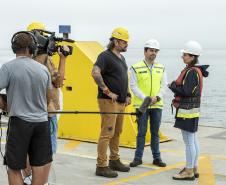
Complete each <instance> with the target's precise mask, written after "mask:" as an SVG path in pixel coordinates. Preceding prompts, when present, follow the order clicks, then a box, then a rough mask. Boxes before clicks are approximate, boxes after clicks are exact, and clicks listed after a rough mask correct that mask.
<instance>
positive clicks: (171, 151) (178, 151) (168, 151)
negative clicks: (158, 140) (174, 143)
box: [161, 149, 184, 155]
mask: <svg viewBox="0 0 226 185" xmlns="http://www.w3.org/2000/svg"><path fill="white" fill-rule="evenodd" d="M161 152H163V153H175V154H179V155H184V151H182V150H166V149H163V150H161Z"/></svg>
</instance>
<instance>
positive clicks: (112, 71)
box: [94, 50, 128, 103]
mask: <svg viewBox="0 0 226 185" xmlns="http://www.w3.org/2000/svg"><path fill="white" fill-rule="evenodd" d="M94 65H96V66H98V67H99V68H100V69H101V75H102V77H103V80H104V83H105V84H106V86H107V87H108V88H109V90H110V91H111V92H113V93H115V94H117V95H118V99H117V102H119V103H125V100H126V96H127V90H128V74H127V70H128V67H127V65H126V61H125V58H124V57H123V56H122V59H120V58H119V57H118V56H117V55H115V54H114V53H113V52H112V51H110V50H106V51H104V52H102V53H101V54H100V55H99V56H98V58H97V61H96V63H95V64H94ZM98 98H104V99H110V97H109V96H107V95H106V94H104V93H103V91H102V90H101V89H100V88H99V87H98Z"/></svg>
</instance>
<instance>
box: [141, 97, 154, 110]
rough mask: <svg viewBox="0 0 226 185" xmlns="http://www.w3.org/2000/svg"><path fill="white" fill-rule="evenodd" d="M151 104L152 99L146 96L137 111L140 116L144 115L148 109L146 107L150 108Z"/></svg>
mask: <svg viewBox="0 0 226 185" xmlns="http://www.w3.org/2000/svg"><path fill="white" fill-rule="evenodd" d="M151 102H152V99H151V97H150V96H147V97H145V98H144V101H143V103H142V104H141V106H140V107H139V109H138V111H139V112H140V113H142V114H144V113H145V112H146V110H147V109H148V107H149V106H150V104H151Z"/></svg>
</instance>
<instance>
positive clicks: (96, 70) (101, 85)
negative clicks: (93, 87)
mask: <svg viewBox="0 0 226 185" xmlns="http://www.w3.org/2000/svg"><path fill="white" fill-rule="evenodd" d="M92 77H93V79H94V80H95V82H96V84H97V85H98V87H99V88H100V89H102V90H103V93H104V94H106V95H107V96H109V97H110V98H111V99H112V101H113V102H115V101H116V100H117V98H118V95H116V94H114V93H113V92H111V91H110V90H109V89H108V87H107V86H106V84H105V83H104V80H103V77H102V75H101V69H100V67H99V66H97V65H94V66H93V69H92Z"/></svg>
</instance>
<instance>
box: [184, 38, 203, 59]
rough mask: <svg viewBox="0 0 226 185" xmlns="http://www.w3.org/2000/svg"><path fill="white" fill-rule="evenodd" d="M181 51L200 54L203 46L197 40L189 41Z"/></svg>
mask: <svg viewBox="0 0 226 185" xmlns="http://www.w3.org/2000/svg"><path fill="white" fill-rule="evenodd" d="M181 52H182V53H188V54H192V55H197V56H199V55H201V53H202V46H201V45H200V44H199V43H198V42H196V41H188V42H187V43H186V44H185V45H184V49H182V50H181Z"/></svg>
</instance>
